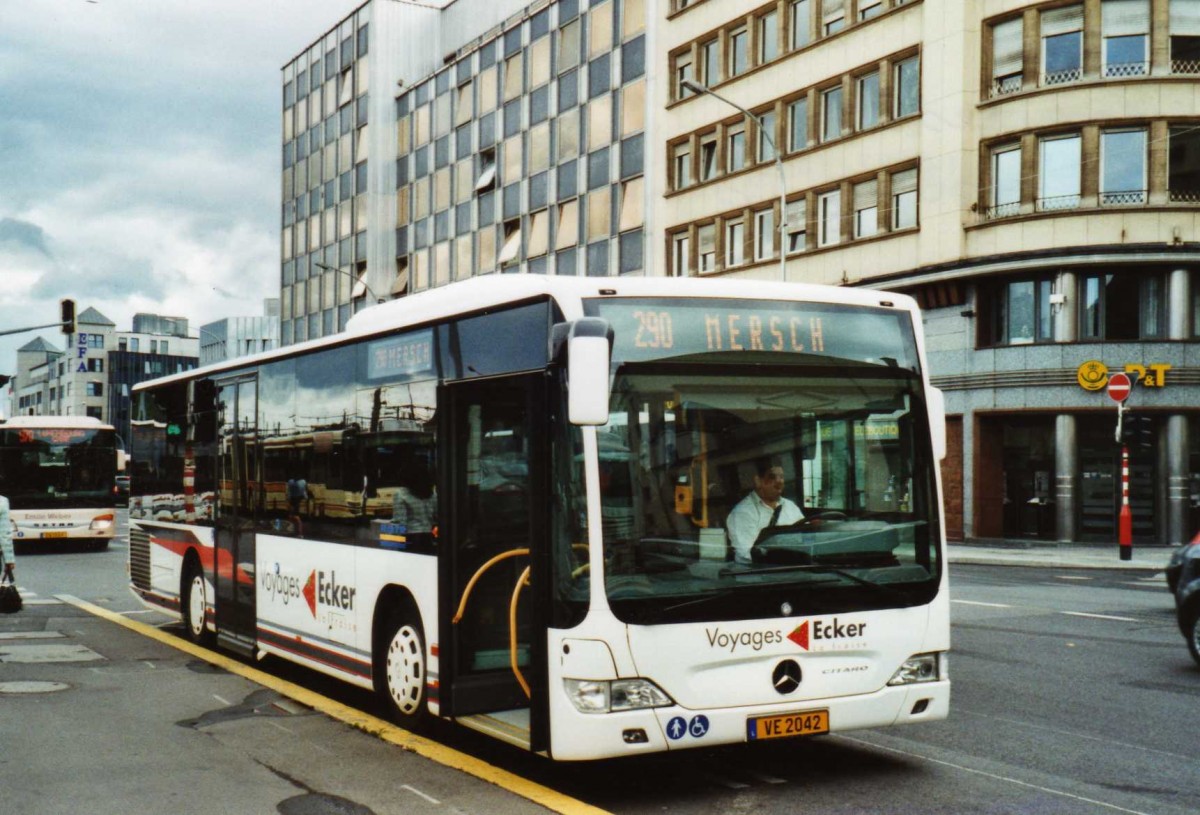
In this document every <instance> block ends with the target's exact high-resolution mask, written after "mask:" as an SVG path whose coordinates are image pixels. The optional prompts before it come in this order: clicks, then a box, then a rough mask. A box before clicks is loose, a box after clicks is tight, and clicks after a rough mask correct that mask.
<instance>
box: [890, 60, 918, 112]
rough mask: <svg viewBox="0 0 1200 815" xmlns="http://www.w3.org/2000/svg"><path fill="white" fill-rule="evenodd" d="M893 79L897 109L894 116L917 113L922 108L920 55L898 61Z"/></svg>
mask: <svg viewBox="0 0 1200 815" xmlns="http://www.w3.org/2000/svg"><path fill="white" fill-rule="evenodd" d="M893 80H894V81H893V83H892V84H893V87H894V88H895V90H894V91H893V106H894V107H895V111H896V112H895V116H894V117H893V118H896V119H900V118H902V117H904V116H912V115H914V114H916V113H917V112H918V111H919V110H920V109H921V59H920V57H910V58H908V59H906V60H903V61H901V62H898V63H896V67H895V76H894V77H893Z"/></svg>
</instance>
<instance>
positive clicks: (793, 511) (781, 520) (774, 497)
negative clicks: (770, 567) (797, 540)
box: [726, 458, 804, 563]
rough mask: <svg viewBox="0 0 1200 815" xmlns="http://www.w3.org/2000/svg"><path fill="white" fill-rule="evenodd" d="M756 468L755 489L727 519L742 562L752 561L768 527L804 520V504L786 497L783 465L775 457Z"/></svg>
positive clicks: (731, 541)
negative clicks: (801, 506) (752, 549)
mask: <svg viewBox="0 0 1200 815" xmlns="http://www.w3.org/2000/svg"><path fill="white" fill-rule="evenodd" d="M754 470H755V472H754V489H753V490H751V491H750V494H749V495H747V496H746V497H745V498H743V499H742V500H741V501H738V503H737V505H736V506H735V507H734V508H733V511H732V512H730V513H729V518H728V520H727V521H726V527H727V528H728V530H729V542H730V544H731V545H732V546H733V559H734V560H735V561H736V562H738V563H749V562H750V548H751V547H752V546H754V542H755V541H756V540H758V535H759V533H760V532H762V531H763V530H764V529H767V528H769V527H772V526H787V525H788V524H794V523H798V522H800V521H802V520H804V513H803V512H801V511H800V507H798V506H796V504H795V502H793V501H790V500H789V499H787V498H784V497H783V466H782V465H781V464H780V463H779V462H778V461H776V460H775V459H771V458H761V459H759V460H758V461H756V462H755V465H754Z"/></svg>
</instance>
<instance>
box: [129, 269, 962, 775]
mask: <svg viewBox="0 0 1200 815" xmlns="http://www.w3.org/2000/svg"><path fill="white" fill-rule="evenodd" d="M133 414H134V415H133V420H134V421H133V447H132V449H133V467H134V473H133V494H132V496H131V500H130V516H131V532H130V572H131V575H132V588H133V591H134V592H135V593H136V594H137V595H138V596H139V597H140V598H141V599H142V600H143V601H144V602H145V603H147V604H149V605H151V606H153V607H156V608H159V609H166V610H168V611H171V612H174V613H175V614H177V615H178V617H179V619H180V620H181V621H182V622H183V624H184V627H185V630H186V632H187V634H188V636H189V637H191V638H193V639H195V640H198V641H212V640H215V641H217V642H218V643H220V644H222V645H224V646H225V647H228V648H231V649H234V650H238V651H241V652H242V653H245V654H252V655H258V656H263V655H274V656H277V657H282V658H284V659H287V660H291V661H294V662H297V663H300V664H303V665H307V666H309V667H311V668H314V669H316V670H318V671H322V672H325V673H328V674H330V675H333V676H336V677H339V678H341V679H343V680H345V681H347V682H351V683H353V684H355V685H359V686H362V687H364V688H374V689H375V690H376V691H378V692H379V693H380V695H381V696H382V698H383V699H385V700H386V701H387V703H388V705H389V706H390V709H391V711H392V713H393V714H394V715H395V717H396V718H397V719H399V720H400V721H401V722H404V723H407V724H409V725H411V726H417V725H420V724H422V723H424V722H425V721H426V720H427V719H429V718H431V717H442V718H446V719H451V720H454V721H457V722H459V723H461V724H463V725H465V726H467V727H470V728H473V729H476V730H479V731H482V732H485V733H488V734H491V735H493V736H495V737H497V738H500V739H503V740H505V741H507V742H510V743H512V744H515V745H519V746H521V747H523V748H526V749H528V750H532V751H535V752H538V753H542V754H545V755H547V756H550V757H552V758H554V759H560V760H562V759H567V760H577V759H595V758H602V757H610V756H623V755H631V754H638V753H645V752H650V751H661V750H674V749H684V748H693V747H705V746H713V745H718V744H727V743H735V742H746V741H757V740H763V739H772V738H777V737H783V736H803V735H808V734H814V733H824V732H833V731H842V730H849V729H854V728H863V727H876V726H880V725H889V724H900V723H909V722H923V721H930V720H933V719H940V718H943V717H945V716H946V714H947V710H948V705H949V695H950V685H949V680H948V676H947V658H946V655H947V651H948V649H949V645H950V627H949V598H948V591H947V577H946V564H945V554H944V543H943V534H942V529H943V526H942V521H941V517H940V507H941V501H940V500H939V480H938V461H939V458H940V457H941V456H942V455H943V451H944V447H945V440H944V407H943V402H942V398H941V394H940V392H938V391H937V390H935V389H934V388H931V387H930V385H929V379H928V373H927V370H926V365H925V359H924V352H923V350H922V329H921V320H920V314H919V312H918V310H917V308H916V306H915V305H914V303H913V301H912V300H911V299H909V298H907V297H904V296H902V295H896V294H890V293H884V292H875V291H867V290H857V289H844V288H830V287H819V286H803V285H792V284H773V283H759V282H754V283H751V282H747V281H734V280H727V281H713V280H680V279H670V280H666V279H646V278H639V279H607V278H606V279H602V280H594V279H591V280H589V279H578V278H572V279H568V278H561V279H560V278H552V277H550V278H548V277H540V276H533V275H530V276H520V277H510V276H490V277H485V278H479V279H473V280H469V281H464V282H461V283H454V284H451V285H448V286H445V287H442V288H438V289H434V290H431V291H428V292H424V293H419V294H415V295H412V296H409V297H406V298H403V299H401V300H396V301H392V302H389V303H386V304H381V305H378V306H374V307H371V308H369V309H367V310H365V311H363V312H361V313H360V314H358V315H356V316H355V317H354V318H352V320H351V321H350V323H349V325H348V327H347V330H346V331H345V332H344V333H341V334H338V335H336V336H332V337H328V338H324V339H320V340H312V341H308V342H302V343H298V344H296V345H293V346H290V347H286V348H283V349H278V350H275V351H271V352H266V353H263V354H260V355H258V356H256V357H249V358H241V359H237V360H231V361H229V362H226V363H220V364H217V365H212V366H209V367H206V368H201V369H198V370H195V371H189V372H186V373H182V374H177V375H174V376H170V377H167V378H164V379H160V380H157V381H155V382H150V383H143V384H141V385H138V386H137V387H136V388H135V394H134V405H133ZM764 459H768V460H769V461H770V462H771V463H772V464H773V465H774V466H778V467H781V468H782V470H783V473H784V476H785V479H786V486H785V495H786V496H787V497H789V498H790V499H791V500H792V501H794V502H795V503H796V504H797V505H798V506H799V507H800V508H801V509H802V512H803V515H804V518H803V520H802V521H800V522H798V523H793V524H790V525H783V524H776V525H774V526H768V528H766V529H765V530H763V532H762V534H761V535H759V537H758V538H757V540H755V541H754V542H753V546H752V547H750V548H749V556H748V557H739V558H736V559H735V558H734V557H733V552H732V548H731V545H730V542H729V538H728V534H727V532H726V527H727V520H726V519H727V517H728V515H729V513H730V511H731V510H732V509H733V507H734V505H735V504H736V503H737V502H738V501H739V500H740V499H742V498H743V497H744V496H746V495H747V493H749V492H750V490H751V489H752V488H753V486H754V476H755V472H756V469H755V468H756V465H757V463H758V462H760V461H762V460H764ZM433 485H436V490H434V489H433ZM414 494H415V495H417V496H418V497H420V498H421V499H422V500H423V501H424V502H425V503H424V504H423V506H425V507H427V508H428V507H434V506H435V509H432V510H431V512H427V513H424V514H425V515H428V514H433V516H434V517H433V523H431V524H429V523H425V522H424V520H423V519H422V514H421V513H418V514H416V515H411V516H410V515H408V514H406V509H405V507H406V506H407V504H406V502H407V501H408V500H409V498H410V497H411V496H412V495H414Z"/></svg>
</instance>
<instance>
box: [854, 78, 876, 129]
mask: <svg viewBox="0 0 1200 815" xmlns="http://www.w3.org/2000/svg"><path fill="white" fill-rule="evenodd" d="M857 114H858V115H857V116H856V117H855V118H856V119H857V124H856V127H857V129H859V130H866V129H867V128H869V127H874V126H875V125H877V124H879V72H878V71H873V72H872V73H869V74H866V75H865V76H860V77H859V78H858V111H857Z"/></svg>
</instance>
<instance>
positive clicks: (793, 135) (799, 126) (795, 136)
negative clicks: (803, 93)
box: [788, 98, 808, 152]
mask: <svg viewBox="0 0 1200 815" xmlns="http://www.w3.org/2000/svg"><path fill="white" fill-rule="evenodd" d="M806 147H808V99H807V98H804V99H797V100H796V101H795V102H792V103H791V104H790V105H788V149H789V150H791V151H793V152H795V151H796V150H803V149H804V148H806Z"/></svg>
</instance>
